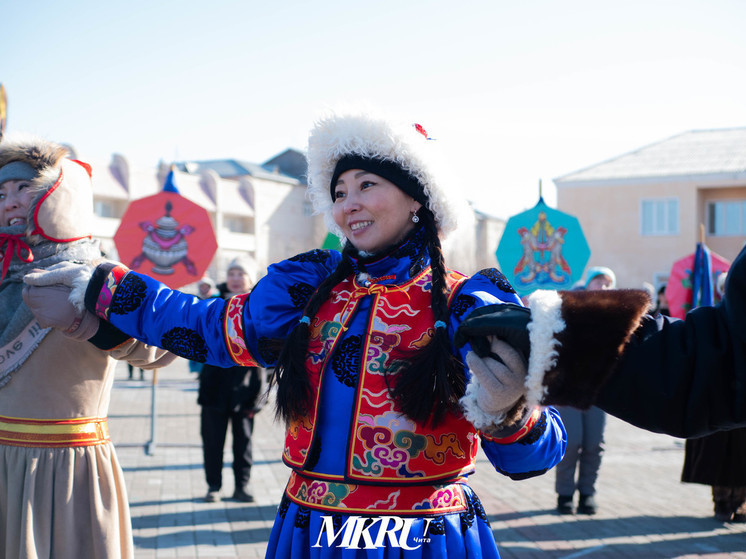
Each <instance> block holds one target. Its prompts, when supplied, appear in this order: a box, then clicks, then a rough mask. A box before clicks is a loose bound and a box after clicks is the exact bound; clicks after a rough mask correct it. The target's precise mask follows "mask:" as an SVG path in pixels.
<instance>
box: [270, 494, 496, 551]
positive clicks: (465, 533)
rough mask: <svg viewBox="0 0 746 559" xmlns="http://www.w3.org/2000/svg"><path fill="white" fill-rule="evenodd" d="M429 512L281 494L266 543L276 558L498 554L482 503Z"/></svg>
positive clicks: (471, 499) (469, 499) (475, 499)
mask: <svg viewBox="0 0 746 559" xmlns="http://www.w3.org/2000/svg"><path fill="white" fill-rule="evenodd" d="M464 495H465V497H466V500H467V503H468V509H467V510H465V511H463V512H460V513H459V512H456V513H450V514H443V515H439V516H430V517H393V516H383V515H380V514H379V515H375V516H367V517H366V516H362V515H358V516H353V515H349V514H340V513H334V514H330V513H329V512H328V511H317V510H312V509H309V508H308V507H304V506H300V505H298V504H296V503H294V502H293V501H291V500H290V499H288V498H287V496H283V499H282V502H281V503H280V507H279V509H278V511H277V517H276V518H275V524H274V527H273V528H272V534H271V535H270V538H269V544H268V546H267V555H266V557H267V558H277V559H405V558H406V559H440V558H442V559H462V558H463V559H467V558H468V559H477V558H484V559H499V557H500V554H499V553H498V552H497V546H496V545H495V538H494V536H493V535H492V529H491V528H490V523H489V520H487V515H486V514H485V512H484V508H483V507H482V503H481V502H480V501H479V498H478V497H477V496H476V494H474V492H473V491H472V490H471V488H470V487H468V486H464Z"/></svg>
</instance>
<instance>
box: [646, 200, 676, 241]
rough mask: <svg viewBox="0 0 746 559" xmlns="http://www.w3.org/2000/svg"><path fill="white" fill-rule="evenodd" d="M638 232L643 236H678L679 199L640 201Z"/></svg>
mask: <svg viewBox="0 0 746 559" xmlns="http://www.w3.org/2000/svg"><path fill="white" fill-rule="evenodd" d="M640 230H641V232H642V234H643V235H678V234H679V199H678V198H648V199H647V200H642V201H641V207H640Z"/></svg>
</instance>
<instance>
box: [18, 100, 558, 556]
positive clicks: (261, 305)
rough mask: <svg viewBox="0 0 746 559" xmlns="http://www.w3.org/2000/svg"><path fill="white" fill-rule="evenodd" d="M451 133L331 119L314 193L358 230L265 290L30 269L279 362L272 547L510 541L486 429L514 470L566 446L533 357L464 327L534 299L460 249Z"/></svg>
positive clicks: (209, 355) (366, 117)
mask: <svg viewBox="0 0 746 559" xmlns="http://www.w3.org/2000/svg"><path fill="white" fill-rule="evenodd" d="M441 145H443V143H441V142H438V141H430V139H429V136H428V135H427V132H425V130H424V128H423V127H422V126H419V125H415V126H413V125H412V124H411V123H407V124H406V125H396V124H394V123H392V122H389V121H387V120H384V119H382V118H380V117H378V116H376V115H371V114H365V113H363V114H334V113H333V114H329V115H328V116H326V117H325V118H322V119H320V120H319V121H317V122H316V123H315V125H314V128H313V130H312V131H311V134H310V135H309V144H308V151H307V153H308V163H309V171H308V178H309V196H310V198H311V200H312V202H313V204H314V208H315V210H316V211H317V212H318V213H321V214H323V215H324V216H325V218H326V223H327V226H328V227H329V228H330V229H331V230H332V231H334V232H335V233H336V234H337V235H338V236H339V237H340V239H342V241H343V248H342V250H341V251H336V250H319V249H317V250H312V251H309V252H307V253H304V254H299V255H297V256H294V257H292V258H289V259H287V260H283V261H281V262H278V263H275V264H273V265H271V266H269V267H268V269H267V274H266V275H265V276H264V277H263V278H262V279H261V280H260V281H258V282H257V284H256V286H255V287H254V288H253V290H252V291H251V293H250V294H245V295H239V296H234V297H232V298H230V299H228V300H227V301H225V302H223V301H218V300H210V301H197V300H195V298H194V297H190V296H188V295H185V294H182V293H179V292H176V291H173V290H170V289H168V287H167V286H165V285H163V284H161V283H159V282H157V281H155V280H154V279H152V278H149V277H148V276H146V275H144V274H139V273H137V272H133V271H131V270H128V269H126V268H125V267H123V266H122V265H121V264H118V263H114V262H108V263H106V264H102V265H101V266H99V267H97V268H96V269H95V270H91V269H90V268H89V267H86V266H81V267H80V269H79V271H80V275H79V276H78V277H77V278H75V279H65V278H62V277H59V276H56V275H55V272H54V271H50V272H49V273H45V274H40V275H37V276H34V277H29V278H27V282H28V283H29V284H31V285H33V287H30V288H29V289H33V290H40V291H41V292H44V291H45V290H47V289H50V287H45V286H50V285H53V284H57V283H60V282H63V283H65V284H66V285H76V286H77V287H83V291H85V294H83V293H80V294H79V295H82V297H83V299H84V300H85V301H86V305H90V306H91V307H92V308H96V309H98V311H99V314H98V316H105V317H107V320H111V321H112V322H113V323H114V324H115V325H117V327H120V328H123V329H124V330H125V331H127V332H130V333H132V334H134V335H136V336H137V337H142V338H143V339H145V340H158V343H161V344H163V345H165V346H166V347H168V348H173V350H175V351H179V352H180V354H181V355H195V356H197V355H198V356H199V357H200V359H202V360H204V361H206V362H209V363H212V364H214V365H217V366H222V367H227V366H230V365H235V364H241V365H247V366H252V365H256V364H262V365H264V366H270V367H271V366H276V367H275V377H274V378H275V382H276V386H277V398H276V412H277V415H278V417H280V418H282V419H283V420H285V422H286V426H287V434H286V439H285V446H284V451H283V461H284V462H285V464H286V465H287V466H288V467H289V468H291V474H290V480H289V481H288V484H287V486H286V488H285V495H284V497H283V499H282V502H281V503H280V507H279V509H278V511H277V516H276V517H275V523H274V527H273V529H272V534H271V535H270V539H269V544H268V546H267V551H266V556H267V557H271V558H273V559H281V558H289V559H292V558H300V557H310V556H314V557H319V558H320V559H324V558H332V557H340V556H342V555H345V556H347V555H348V553H347V550H341V549H340V546H347V547H355V548H360V547H362V546H366V547H376V548H377V549H375V550H373V549H366V550H364V551H361V553H359V554H358V553H357V552H356V551H355V550H352V549H351V550H350V553H349V555H350V556H353V555H354V556H356V557H358V556H362V555H366V556H368V557H374V556H375V557H384V556H385V557H403V558H406V557H412V558H414V557H427V558H429V559H439V558H440V559H445V558H448V559H465V558H474V559H476V558H484V559H497V557H499V554H498V551H497V545H496V543H495V537H494V535H493V533H492V530H491V529H490V526H489V520H488V516H487V514H486V512H485V510H484V508H483V507H482V505H481V503H480V501H479V498H478V497H477V496H476V494H475V493H474V491H473V490H472V489H471V487H470V486H469V484H468V477H469V475H471V474H472V473H473V472H474V469H475V466H476V457H477V451H478V449H479V445H480V444H481V446H482V448H483V449H484V452H485V455H486V456H487V458H488V460H489V461H490V462H491V464H492V466H493V467H494V468H495V469H496V470H497V471H498V472H499V473H501V474H503V475H506V476H508V477H510V478H512V479H516V480H521V479H526V478H530V477H533V476H536V475H540V474H542V473H544V472H546V471H547V470H548V469H550V468H552V467H553V466H554V465H555V464H556V463H557V462H558V461H559V460H560V459H561V458H562V454H563V452H564V446H565V433H564V429H563V427H562V423H561V421H560V419H559V416H558V414H557V412H556V411H555V410H554V409H552V408H545V407H540V406H536V405H535V404H536V402H535V400H536V398H535V397H534V396H530V397H529V394H530V389H529V388H528V387H527V386H526V384H525V383H524V376H525V372H526V363H525V361H524V359H523V357H522V356H521V355H519V354H518V353H517V352H515V351H513V350H512V349H510V348H509V347H507V346H505V347H503V346H500V347H496V349H495V350H494V351H493V350H491V348H490V347H489V345H487V346H485V345H483V344H476V345H475V346H474V347H472V346H471V345H470V344H468V343H467V344H458V343H456V340H455V339H454V336H455V332H456V330H457V328H458V326H459V324H460V323H461V322H462V321H463V320H464V319H465V318H466V317H468V316H470V315H472V314H474V313H478V312H479V310H480V309H481V308H484V307H485V306H487V305H493V304H498V303H505V304H509V305H512V306H516V307H519V306H520V300H519V298H518V296H517V295H516V293H515V291H514V289H513V288H512V286H511V285H510V283H509V282H508V281H507V280H506V278H505V276H503V275H502V274H501V273H500V272H499V271H498V270H495V269H486V270H482V271H481V272H479V273H476V274H474V275H473V276H471V277H469V276H465V275H464V274H461V273H459V272H456V271H454V270H451V269H449V268H448V267H447V266H446V263H445V261H444V259H443V254H442V250H441V238H442V237H445V236H446V235H447V234H448V233H449V232H450V231H452V230H453V229H455V226H456V218H457V209H456V208H457V207H458V199H457V198H456V197H455V195H454V196H453V197H451V196H450V195H449V186H450V189H451V190H454V191H455V189H456V188H457V185H450V184H449V181H448V180H446V176H445V175H444V174H442V173H438V165H439V164H441V163H442V162H443V161H444V159H445V157H444V154H440V153H438V152H437V150H438V149H439V146H441ZM91 274H92V275H91ZM77 287H76V289H75V291H73V293H77ZM133 294H136V296H135V297H134V298H133ZM112 295H113V296H112ZM73 299H74V300H76V301H78V300H79V299H78V298H76V297H75V295H73ZM97 301H98V303H97ZM125 309H126V311H125ZM177 334H178V336H177ZM187 339H188V340H189V342H188V344H187V343H184V340H187ZM498 346H499V344H498ZM467 365H468V370H467ZM514 373H515V374H514ZM343 527H345V528H344V530H347V532H346V534H347V535H346V536H345V535H343V534H342V532H343ZM405 527H406V528H405ZM363 534H364V535H363ZM343 537H344V538H347V542H348V543H347V544H345V543H344V542H342V541H340V540H341V538H343ZM363 537H364V538H365V541H363V540H362V539H361V538H363ZM353 539H354V543H352V540H353Z"/></svg>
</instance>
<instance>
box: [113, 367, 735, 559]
mask: <svg viewBox="0 0 746 559" xmlns="http://www.w3.org/2000/svg"><path fill="white" fill-rule="evenodd" d="M151 379H152V373H151V372H149V371H146V373H145V380H144V381H140V380H139V375H138V373H137V371H136V373H135V380H128V378H127V368H126V366H125V365H124V364H120V366H119V369H118V370H117V379H116V381H115V384H114V390H113V395H112V404H111V410H110V411H111V415H110V430H111V434H112V439H113V440H114V442H115V444H116V445H117V452H118V455H119V459H120V462H121V463H122V467H123V469H124V472H125V477H126V480H127V488H128V491H129V495H130V504H131V508H132V517H133V519H132V521H133V528H134V537H135V545H136V548H137V550H136V559H155V558H157V559H160V558H165V557H179V558H195V559H196V558H199V559H208V558H254V557H264V550H265V546H266V542H267V538H268V536H269V533H270V530H271V527H272V521H273V519H274V516H275V511H276V508H277V505H278V503H279V501H280V497H281V495H282V490H283V487H284V485H285V482H286V481H287V477H288V470H287V468H286V467H285V466H284V465H283V464H282V462H281V461H280V454H281V444H282V429H281V427H280V426H279V425H277V424H274V423H273V422H272V412H271V410H269V409H268V410H265V411H263V412H262V413H260V414H259V416H258V417H257V423H256V428H255V435H254V445H255V446H254V449H255V450H254V458H255V466H254V469H253V471H252V482H251V487H252V491H253V493H254V496H255V498H256V502H255V503H253V504H244V503H238V502H233V501H223V502H220V503H209V504H208V503H205V502H203V501H202V497H203V496H204V494H205V492H206V489H207V488H206V486H205V482H204V476H203V473H202V454H201V444H200V438H199V406H198V405H197V403H196V399H197V382H196V378H195V375H193V374H191V373H189V371H188V369H187V364H186V362H185V361H183V360H178V361H177V362H176V363H174V364H172V365H170V366H168V367H166V368H164V369H160V370H159V371H158V385H157V392H156V398H155V399H156V402H157V405H156V407H157V414H156V421H155V423H154V424H153V422H151V405H152V400H153V398H152V395H153V390H152V383H151ZM153 433H155V437H154V438H153V436H152V434H153ZM606 439H607V451H606V455H605V456H604V461H603V464H602V465H601V474H600V478H599V482H598V486H597V489H598V496H597V499H598V502H599V504H600V511H599V514H597V515H596V516H593V517H588V516H569V517H568V516H560V515H557V514H556V513H555V512H554V505H555V495H554V475H553V474H552V473H551V472H550V473H549V474H546V475H544V476H542V477H539V478H535V479H531V480H526V481H521V482H514V481H511V480H510V479H507V478H504V477H502V476H500V475H499V474H496V473H495V472H494V471H493V470H492V469H491V468H490V467H489V464H488V463H487V462H486V458H484V457H480V464H479V465H478V469H477V474H475V475H474V476H473V477H472V486H473V487H474V489H475V490H476V492H477V494H478V495H479V496H480V498H481V499H482V502H483V504H484V508H485V510H486V512H487V514H488V515H489V518H490V521H491V523H492V529H493V532H494V534H495V539H496V540H497V542H498V545H499V547H500V551H501V554H502V556H503V558H504V559H529V558H542V559H545V558H550V559H554V558H557V559H572V558H576V557H583V558H604V559H607V558H629V557H636V558H641V559H646V558H658V557H677V558H693V557H706V558H709V559H719V558H724V557H734V558H742V559H746V524H722V523H719V522H717V521H715V520H714V519H713V518H712V501H711V495H710V488H709V487H707V486H701V485H692V484H682V483H680V482H679V481H678V480H679V476H680V473H681V465H682V461H683V457H684V445H683V441H681V440H678V439H673V438H671V437H667V436H665V435H656V434H652V433H648V432H646V431H642V430H639V429H636V428H634V427H631V426H630V425H627V424H626V423H623V422H621V421H619V420H617V419H615V418H609V423H608V427H607V431H606ZM230 460H231V456H230V444H229V443H228V444H226V466H228V467H226V469H225V471H224V479H225V481H226V486H224V492H225V493H227V494H228V495H230V493H232V491H233V484H232V477H233V476H232V473H231V472H230V469H229V464H230ZM480 466H481V467H480Z"/></svg>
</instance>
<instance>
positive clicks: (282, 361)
mask: <svg viewBox="0 0 746 559" xmlns="http://www.w3.org/2000/svg"><path fill="white" fill-rule="evenodd" d="M350 253H351V245H350V244H349V243H348V244H347V246H346V247H345V249H344V251H343V252H342V260H341V261H340V263H339V264H338V265H337V267H336V268H335V269H334V271H333V272H332V273H331V274H330V275H329V276H328V277H327V278H326V279H325V280H324V281H323V282H321V284H320V285H319V287H318V288H317V289H316V291H315V292H314V293H313V295H312V296H311V298H310V299H309V300H308V303H306V307H305V309H304V311H303V318H302V319H301V321H300V322H299V323H298V324H297V325H296V326H295V328H293V330H292V332H290V335H289V336H288V337H287V338H286V340H285V342H284V343H283V344H282V349H281V350H280V354H279V356H278V358H277V365H276V367H275V374H274V375H273V378H272V381H273V382H276V383H277V400H276V402H275V417H276V418H277V419H282V420H284V421H285V422H286V423H287V422H289V421H291V420H293V419H298V418H300V417H303V416H304V415H307V413H308V411H309V405H310V403H311V382H310V379H309V378H308V373H307V369H306V353H307V351H308V341H309V337H310V333H311V328H310V319H312V318H313V317H314V316H315V315H316V313H317V312H318V310H319V308H321V305H322V304H323V303H324V301H326V300H327V299H328V298H329V295H330V293H331V291H332V288H333V287H334V286H335V285H337V284H338V283H339V282H341V281H342V280H343V279H344V278H345V277H347V276H348V275H349V274H350V273H352V271H353V267H352V261H351V260H350V256H349V255H350ZM307 321H308V322H307Z"/></svg>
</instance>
